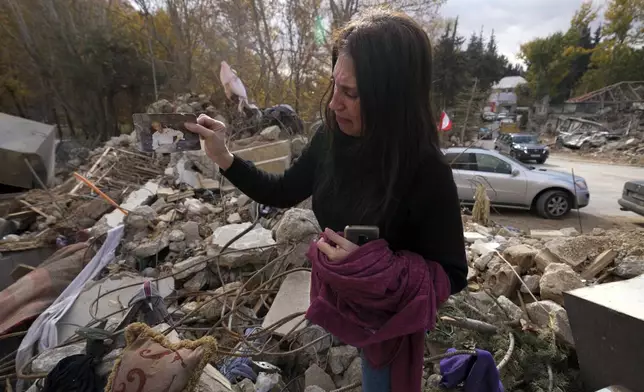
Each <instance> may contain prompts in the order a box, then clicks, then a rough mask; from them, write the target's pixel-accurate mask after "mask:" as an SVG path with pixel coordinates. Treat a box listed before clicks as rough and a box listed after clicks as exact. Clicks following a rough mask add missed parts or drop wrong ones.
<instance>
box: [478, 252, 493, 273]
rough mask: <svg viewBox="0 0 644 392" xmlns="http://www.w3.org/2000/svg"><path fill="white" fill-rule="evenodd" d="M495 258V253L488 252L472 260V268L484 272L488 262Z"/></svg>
mask: <svg viewBox="0 0 644 392" xmlns="http://www.w3.org/2000/svg"><path fill="white" fill-rule="evenodd" d="M495 257H498V256H496V252H488V253H486V254H484V255H483V256H481V257H478V258H477V259H476V260H474V267H475V268H476V269H478V270H479V271H485V269H486V268H487V266H488V264H489V263H490V261H492V259H493V258H495Z"/></svg>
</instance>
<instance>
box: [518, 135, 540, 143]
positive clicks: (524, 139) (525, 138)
mask: <svg viewBox="0 0 644 392" xmlns="http://www.w3.org/2000/svg"><path fill="white" fill-rule="evenodd" d="M512 141H513V142H514V143H517V144H539V138H538V137H536V136H532V135H520V136H512Z"/></svg>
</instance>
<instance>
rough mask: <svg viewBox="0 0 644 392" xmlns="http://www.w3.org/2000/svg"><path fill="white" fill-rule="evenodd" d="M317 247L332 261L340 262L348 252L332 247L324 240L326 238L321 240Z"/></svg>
mask: <svg viewBox="0 0 644 392" xmlns="http://www.w3.org/2000/svg"><path fill="white" fill-rule="evenodd" d="M317 247H318V249H319V250H320V252H322V253H324V254H325V255H326V257H328V258H329V260H331V261H339V260H342V259H343V258H344V257H345V256H346V254H347V253H346V252H345V251H344V249H341V248H336V247H335V246H331V245H330V244H329V243H328V242H326V241H325V240H324V238H320V239H319V240H318V242H317Z"/></svg>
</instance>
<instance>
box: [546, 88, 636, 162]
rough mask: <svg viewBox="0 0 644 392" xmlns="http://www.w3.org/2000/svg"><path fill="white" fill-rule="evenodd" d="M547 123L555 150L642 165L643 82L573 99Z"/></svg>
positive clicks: (601, 90) (594, 92)
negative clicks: (552, 133)
mask: <svg viewBox="0 0 644 392" xmlns="http://www.w3.org/2000/svg"><path fill="white" fill-rule="evenodd" d="M566 107H567V108H566V111H565V112H566V113H568V112H574V113H575V115H571V116H559V117H557V118H556V119H555V121H554V122H549V124H548V126H547V127H546V131H548V130H554V133H555V134H556V139H555V143H554V147H555V148H559V149H562V150H571V151H575V152H577V153H578V154H581V155H586V156H588V155H590V156H591V157H593V158H597V159H602V160H608V161H611V162H615V163H627V164H633V165H643V164H644V158H642V157H643V156H644V154H643V153H644V82H621V83H617V84H614V85H612V86H607V87H604V88H602V89H600V90H597V91H593V92H590V93H588V94H585V95H582V96H579V97H576V98H572V99H570V100H568V101H567V102H566Z"/></svg>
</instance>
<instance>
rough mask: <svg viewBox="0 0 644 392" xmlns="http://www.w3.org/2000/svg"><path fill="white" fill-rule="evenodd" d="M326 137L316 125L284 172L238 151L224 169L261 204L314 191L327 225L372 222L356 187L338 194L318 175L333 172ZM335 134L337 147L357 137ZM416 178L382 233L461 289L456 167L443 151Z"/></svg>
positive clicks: (285, 203) (463, 268) (288, 203)
mask: <svg viewBox="0 0 644 392" xmlns="http://www.w3.org/2000/svg"><path fill="white" fill-rule="evenodd" d="M327 138H328V134H327V133H326V132H325V131H323V130H320V131H318V132H317V133H316V134H315V136H314V137H313V138H312V140H311V142H310V143H309V145H308V146H307V147H306V148H305V149H304V151H303V153H302V156H301V157H300V158H299V159H297V160H296V161H295V162H294V164H293V165H292V166H291V167H290V168H289V169H288V170H286V172H285V173H284V174H283V175H276V174H270V173H266V172H264V171H262V170H260V169H258V168H256V167H255V166H254V165H253V164H252V163H251V162H248V161H245V160H242V159H241V158H239V157H236V156H235V159H234V161H233V163H232V165H231V166H230V168H228V170H226V171H225V172H224V171H222V173H223V174H224V176H225V177H226V178H227V179H228V180H230V181H231V182H232V183H233V184H234V185H235V186H236V187H237V188H239V190H241V191H242V192H243V193H245V194H246V195H248V196H249V197H250V198H252V199H253V200H255V201H256V202H258V203H260V204H265V205H270V206H274V207H279V208H289V207H293V206H295V205H297V204H298V203H300V202H302V201H304V200H306V199H307V198H308V197H309V196H313V197H312V203H313V212H314V213H315V216H316V218H317V220H318V222H319V223H320V227H322V228H323V229H324V228H330V229H331V230H334V231H342V230H344V227H345V226H347V225H359V224H373V222H369V221H368V220H367V221H365V219H364V218H363V217H358V216H357V215H356V214H357V213H356V210H355V208H354V207H353V206H355V204H353V203H354V202H355V201H356V199H355V198H356V197H359V195H354V194H355V193H356V192H347V193H345V194H343V195H342V196H341V197H339V196H334V195H332V194H329V192H328V191H326V189H328V187H323V186H320V183H321V181H320V180H321V179H323V178H324V176H326V175H330V174H329V173H326V170H325V169H324V167H326V166H323V165H321V164H320V163H321V161H322V160H323V158H324V157H325V154H329V153H331V152H330V151H329V147H330V146H331V143H329V140H328V139H327ZM333 139H334V140H333V146H334V148H344V147H346V146H347V145H351V144H355V143H357V141H358V139H357V138H354V137H351V136H347V135H344V134H342V133H340V132H338V133H337V134H334V135H333ZM347 165H348V166H350V163H347ZM347 170H348V171H350V170H351V168H350V167H347ZM412 184H413V186H411V187H410V189H408V190H407V191H406V192H403V195H404V196H403V198H402V202H401V203H399V204H398V205H399V207H398V208H397V209H396V210H395V211H396V212H395V213H394V214H393V218H392V221H391V222H389V223H390V224H389V225H387V226H388V228H389V229H387V230H386V231H384V230H383V227H382V226H381V234H382V233H384V234H383V237H384V239H386V240H387V241H388V242H389V245H390V247H391V249H392V250H393V251H398V250H408V251H411V252H414V253H418V254H419V255H421V256H423V257H424V258H425V259H426V260H433V261H436V262H438V263H440V264H441V265H442V266H443V268H444V270H445V272H446V273H447V275H448V276H449V279H450V283H451V291H452V293H457V292H459V291H461V290H462V289H463V288H464V287H465V286H466V284H467V261H466V256H465V242H464V238H463V223H462V221H461V214H460V204H459V200H458V195H457V192H456V185H455V184H454V178H453V176H452V170H451V169H450V167H449V165H448V164H447V163H446V162H445V161H444V160H443V159H441V157H431V158H428V159H426V160H425V162H424V163H423V164H422V165H421V167H419V168H418V170H417V172H416V174H415V175H414V181H413V182H412ZM351 199H353V200H351Z"/></svg>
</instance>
